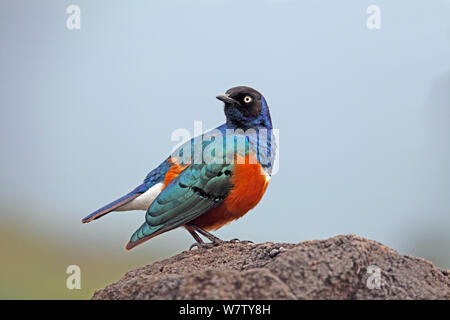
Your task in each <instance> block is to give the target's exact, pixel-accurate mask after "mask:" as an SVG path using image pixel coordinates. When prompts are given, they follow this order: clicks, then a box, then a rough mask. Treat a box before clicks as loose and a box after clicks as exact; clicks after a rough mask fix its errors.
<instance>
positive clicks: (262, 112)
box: [217, 86, 272, 129]
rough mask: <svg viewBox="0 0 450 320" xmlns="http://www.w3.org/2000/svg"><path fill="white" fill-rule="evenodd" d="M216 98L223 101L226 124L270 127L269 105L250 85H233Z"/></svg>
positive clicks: (245, 127) (239, 126) (244, 127)
mask: <svg viewBox="0 0 450 320" xmlns="http://www.w3.org/2000/svg"><path fill="white" fill-rule="evenodd" d="M217 99H219V100H221V101H223V102H224V103H225V115H226V117H227V125H228V126H230V127H237V128H243V129H247V128H254V127H263V128H269V129H271V128H272V121H271V119H270V113H269V107H268V105H267V102H266V100H265V99H264V97H263V95H262V94H261V93H259V92H258V91H256V90H255V89H252V88H250V87H244V86H240V87H234V88H231V89H229V90H228V91H227V92H225V94H220V95H218V96H217Z"/></svg>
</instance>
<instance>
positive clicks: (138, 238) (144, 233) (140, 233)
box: [125, 222, 169, 250]
mask: <svg viewBox="0 0 450 320" xmlns="http://www.w3.org/2000/svg"><path fill="white" fill-rule="evenodd" d="M166 231H169V230H168V229H165V228H163V226H162V225H159V226H150V225H149V224H148V223H147V222H144V224H143V225H142V226H140V227H139V229H137V230H136V232H135V233H133V235H132V236H131V239H130V241H128V243H127V246H126V247H125V248H126V249H127V250H130V249H133V248H134V247H136V246H137V245H139V244H141V243H143V242H145V241H147V240H149V239H151V238H153V237H156V236H157V235H159V234H161V233H163V232H166Z"/></svg>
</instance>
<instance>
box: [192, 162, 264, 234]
mask: <svg viewBox="0 0 450 320" xmlns="http://www.w3.org/2000/svg"><path fill="white" fill-rule="evenodd" d="M241 160H242V158H241ZM240 163H242V164H240ZM231 182H232V184H233V188H232V190H231V191H230V193H229V194H228V196H227V198H226V199H225V201H224V202H223V203H222V205H220V206H219V207H217V208H214V209H211V210H209V211H208V212H206V213H204V214H203V215H201V216H200V217H198V218H196V219H194V220H193V221H191V223H193V224H196V225H197V226H199V227H201V228H203V229H206V230H216V229H219V228H220V227H222V226H223V225H225V224H227V223H230V222H231V221H233V220H235V219H238V218H240V217H242V216H243V215H244V214H246V213H247V212H248V211H249V210H250V209H252V208H254V207H255V206H256V205H257V204H258V202H259V201H260V200H261V198H262V196H263V194H264V192H265V191H266V188H267V185H268V184H269V177H268V176H267V175H265V174H264V171H263V170H262V167H261V165H260V164H259V163H258V162H257V161H256V157H255V156H254V155H252V156H247V157H246V158H245V162H244V161H236V162H235V165H234V169H233V173H232V176H231Z"/></svg>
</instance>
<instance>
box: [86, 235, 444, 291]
mask: <svg viewBox="0 0 450 320" xmlns="http://www.w3.org/2000/svg"><path fill="white" fill-rule="evenodd" d="M373 265H375V266H377V267H378V268H380V269H379V270H380V271H381V283H380V286H379V288H375V289H369V288H368V286H367V281H368V278H369V277H371V275H372V274H370V273H369V272H368V267H369V266H373ZM371 279H374V276H373V275H372V277H371ZM372 283H373V282H372ZM375 284H376V283H375ZM93 299H450V271H449V270H447V271H445V270H440V269H438V268H436V267H435V266H433V264H432V263H431V262H429V261H426V260H424V259H420V258H413V257H410V256H405V255H400V254H398V253H397V252H396V251H394V250H392V249H390V248H388V247H386V246H384V245H382V244H380V243H378V242H375V241H372V240H368V239H364V238H360V237H357V236H352V235H348V236H337V237H333V238H330V239H326V240H313V241H306V242H301V243H299V244H288V243H270V242H266V243H261V244H240V243H225V244H221V245H219V246H217V247H214V248H211V249H199V250H192V251H188V252H182V253H180V254H178V255H176V256H174V257H172V258H169V259H166V260H163V261H159V262H155V263H153V264H151V265H147V266H145V267H141V268H137V269H135V270H132V271H129V272H128V273H127V274H125V276H124V277H123V278H122V279H120V280H119V281H118V282H116V283H113V284H110V285H108V286H106V288H104V289H102V290H98V291H96V292H95V293H94V296H93Z"/></svg>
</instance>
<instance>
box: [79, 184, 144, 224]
mask: <svg viewBox="0 0 450 320" xmlns="http://www.w3.org/2000/svg"><path fill="white" fill-rule="evenodd" d="M141 194H142V193H140V192H136V191H135V190H133V191H132V192H130V193H128V194H126V195H124V196H123V197H121V198H119V199H117V200H115V201H113V202H111V203H109V204H107V205H106V206H104V207H101V208H100V209H98V210H97V211H94V212H92V213H91V214H90V215H88V216H86V217H84V218H83V220H81V221H82V222H83V223H88V222H91V221H92V220H95V219H98V218H100V217H102V216H104V215H105V214H107V213H109V212H111V211H113V210H115V209H117V208H118V207H120V206H123V205H124V204H126V203H128V202H130V201H131V200H133V199H134V198H137V197H138V196H140V195H141Z"/></svg>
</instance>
